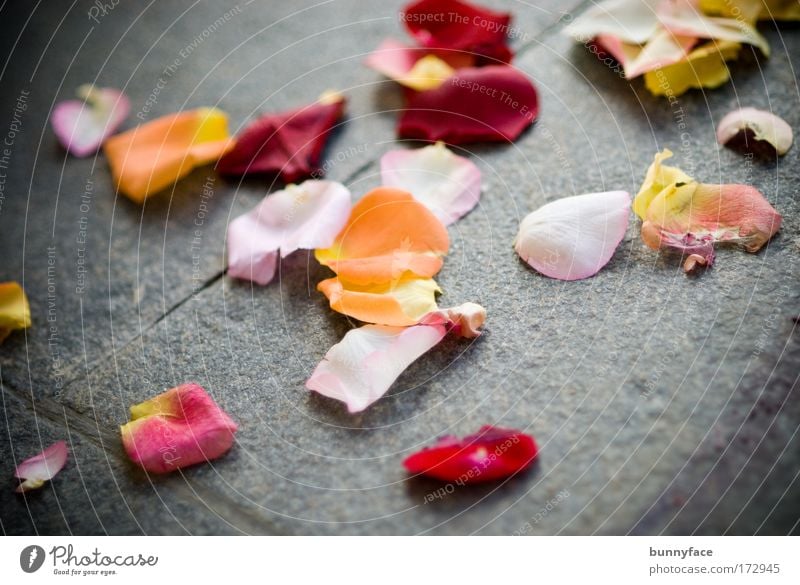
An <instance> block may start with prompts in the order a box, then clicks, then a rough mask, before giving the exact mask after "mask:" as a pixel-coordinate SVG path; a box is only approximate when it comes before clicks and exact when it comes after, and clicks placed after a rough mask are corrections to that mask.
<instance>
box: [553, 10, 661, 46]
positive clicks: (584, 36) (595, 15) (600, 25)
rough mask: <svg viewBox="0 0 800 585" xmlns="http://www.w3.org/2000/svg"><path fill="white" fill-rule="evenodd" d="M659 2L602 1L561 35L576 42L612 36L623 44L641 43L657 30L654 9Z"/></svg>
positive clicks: (657, 23)
mask: <svg viewBox="0 0 800 585" xmlns="http://www.w3.org/2000/svg"><path fill="white" fill-rule="evenodd" d="M661 1H662V0H606V1H605V2H600V3H599V4H596V5H593V6H591V7H589V9H588V10H586V11H585V12H584V13H583V14H581V15H580V16H579V17H578V18H576V19H575V20H573V21H572V22H571V23H570V24H569V26H567V27H566V28H565V29H564V32H565V33H566V34H568V35H570V36H571V37H573V38H575V39H577V40H578V41H580V42H586V41H589V40H590V39H593V38H595V37H597V36H599V35H612V36H614V37H617V38H618V39H620V40H622V41H624V42H626V43H635V44H644V43H646V42H647V41H648V40H649V39H650V38H651V37H652V36H653V35H654V34H655V33H656V30H657V29H658V28H659V26H660V25H659V22H658V16H657V14H656V7H657V6H658V5H659V4H660V3H661Z"/></svg>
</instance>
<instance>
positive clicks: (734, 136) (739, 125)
mask: <svg viewBox="0 0 800 585" xmlns="http://www.w3.org/2000/svg"><path fill="white" fill-rule="evenodd" d="M792 139H793V137H792V127H791V126H789V124H787V123H786V122H785V121H784V120H783V119H781V118H779V117H778V116H776V115H775V114H773V113H771V112H765V111H763V110H757V109H755V108H741V109H739V110H734V111H733V112H730V113H729V114H727V115H726V116H725V117H723V118H722V120H720V122H719V125H718V126H717V141H718V142H719V143H720V144H732V145H741V146H743V147H745V148H747V149H748V150H753V149H754V147H757V144H751V142H752V141H753V140H755V141H756V142H766V143H767V144H769V145H770V146H771V147H772V149H774V151H775V152H776V153H777V154H779V155H784V154H786V152H787V151H788V150H789V149H790V148H791V146H792Z"/></svg>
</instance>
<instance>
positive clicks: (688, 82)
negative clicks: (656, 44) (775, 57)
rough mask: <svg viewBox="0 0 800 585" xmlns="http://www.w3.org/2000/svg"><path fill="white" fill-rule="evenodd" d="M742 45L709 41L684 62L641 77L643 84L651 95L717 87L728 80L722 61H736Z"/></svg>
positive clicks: (672, 94) (727, 72)
mask: <svg viewBox="0 0 800 585" xmlns="http://www.w3.org/2000/svg"><path fill="white" fill-rule="evenodd" d="M740 48H741V44H739V43H734V42H730V41H721V42H717V43H715V42H710V43H706V44H704V45H702V46H700V47H699V48H697V49H695V50H694V51H692V52H691V53H689V56H688V57H687V59H686V60H685V61H679V62H678V63H675V64H673V65H669V66H667V67H664V68H662V69H655V70H653V71H648V72H647V73H645V74H644V83H645V86H646V87H647V89H649V90H650V92H651V93H652V94H653V95H664V96H679V95H681V94H683V93H686V92H687V91H688V90H690V89H699V88H709V89H713V88H715V87H719V86H720V85H722V84H723V83H725V82H726V81H728V79H730V76H731V74H730V71H729V70H728V66H727V65H726V64H725V61H728V60H731V59H735V58H736V56H737V55H738V54H739V49H740Z"/></svg>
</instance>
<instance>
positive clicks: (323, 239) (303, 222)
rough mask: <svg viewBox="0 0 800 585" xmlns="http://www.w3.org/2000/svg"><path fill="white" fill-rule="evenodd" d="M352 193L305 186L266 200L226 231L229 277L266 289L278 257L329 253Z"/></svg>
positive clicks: (334, 186) (330, 184)
mask: <svg viewBox="0 0 800 585" xmlns="http://www.w3.org/2000/svg"><path fill="white" fill-rule="evenodd" d="M350 207H351V204H350V191H348V189H347V188H346V187H345V186H344V185H342V184H340V183H336V182H334V181H316V180H310V181H305V182H304V183H302V184H300V185H289V186H288V187H286V189H284V190H282V191H278V192H277V193H273V194H272V195H268V196H267V197H266V198H264V200H263V201H262V202H261V203H259V204H258V205H257V206H256V207H254V208H253V209H251V210H250V211H248V212H247V213H245V214H244V215H240V216H239V217H237V218H236V219H235V220H233V221H232V222H231V223H230V225H229V226H228V275H229V276H232V277H235V278H241V279H244V280H251V281H253V282H255V283H257V284H260V285H265V284H268V283H269V282H270V281H271V280H272V278H273V277H274V276H275V268H276V265H277V261H278V251H279V250H280V254H281V257H283V258H285V257H286V256H288V255H289V254H291V253H292V252H294V251H295V250H299V249H306V250H310V249H314V248H327V247H329V246H331V245H332V244H333V242H334V240H335V239H336V236H337V235H338V234H339V232H340V231H341V230H342V228H343V227H344V225H345V224H346V223H347V220H348V218H349V217H350Z"/></svg>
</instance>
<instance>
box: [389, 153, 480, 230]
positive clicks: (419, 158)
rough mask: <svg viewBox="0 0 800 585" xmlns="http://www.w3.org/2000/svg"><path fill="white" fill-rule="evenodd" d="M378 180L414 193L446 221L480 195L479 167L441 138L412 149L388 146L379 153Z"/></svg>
mask: <svg viewBox="0 0 800 585" xmlns="http://www.w3.org/2000/svg"><path fill="white" fill-rule="evenodd" d="M381 181H382V182H383V184H384V185H385V186H387V187H397V188H398V189H403V190H404V191H408V192H409V193H411V194H412V195H414V199H416V200H417V201H420V202H421V203H423V204H424V205H425V206H426V207H427V208H428V209H430V210H431V211H432V212H433V213H434V215H436V217H438V218H439V220H440V221H441V222H442V223H443V224H445V225H449V224H451V223H453V222H454V221H456V220H457V219H458V218H460V217H462V216H464V215H466V214H467V213H469V211H470V210H472V208H473V207H475V205H477V204H478V200H479V199H480V197H481V171H480V169H478V167H477V166H475V164H474V163H473V162H472V161H470V160H469V159H467V158H464V157H463V156H458V155H456V154H454V153H453V152H452V151H451V150H448V148H447V147H446V146H445V145H444V144H443V143H441V142H437V143H436V144H433V145H430V146H426V147H424V148H419V149H416V150H391V151H389V152H387V153H386V154H384V155H383V156H382V157H381Z"/></svg>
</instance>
